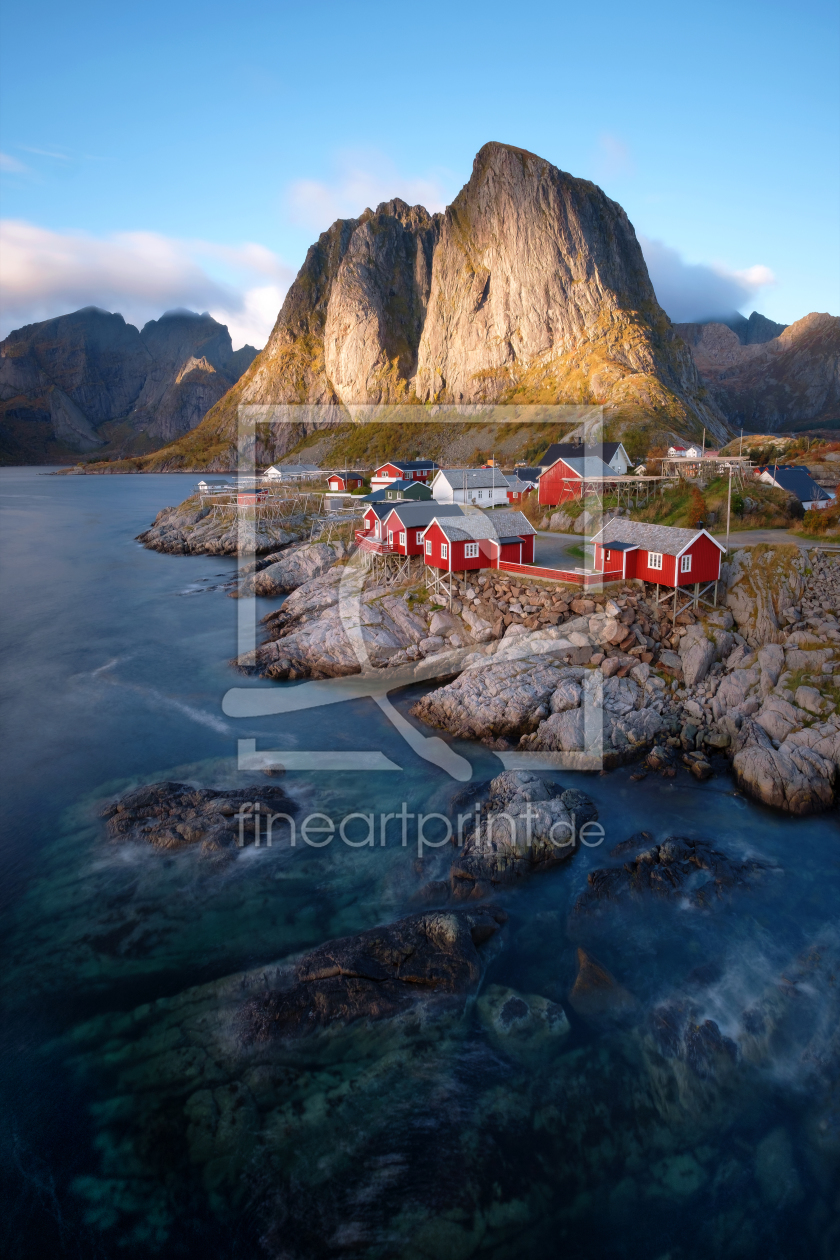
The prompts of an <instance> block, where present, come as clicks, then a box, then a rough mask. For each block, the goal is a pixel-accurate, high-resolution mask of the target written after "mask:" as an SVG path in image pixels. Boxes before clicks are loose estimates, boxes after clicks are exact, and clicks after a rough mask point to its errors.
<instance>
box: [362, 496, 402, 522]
mask: <svg viewBox="0 0 840 1260" xmlns="http://www.w3.org/2000/svg"><path fill="white" fill-rule="evenodd" d="M369 497H370V496H368V498H365V499H362V503H367V507H366V508H365V511H364V515H367V513H368V512H369V511H370V510H371V508H372V509H373V511H374V512H375V514H376V515H377V516H378V517H379V519H380V521H384V519H385V517H386V516H387V515H388V513H389V512H393V510H394V508H395V507H399V504H398V503H386V502H385V500H384V499H383V500H382V502H381V503H370V502H369V501H368V500H369Z"/></svg>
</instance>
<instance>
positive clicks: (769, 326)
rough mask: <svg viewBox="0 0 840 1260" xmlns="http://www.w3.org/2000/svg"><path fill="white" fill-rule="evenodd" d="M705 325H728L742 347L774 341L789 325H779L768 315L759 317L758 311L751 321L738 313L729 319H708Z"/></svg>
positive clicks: (754, 312) (754, 313)
mask: <svg viewBox="0 0 840 1260" xmlns="http://www.w3.org/2000/svg"><path fill="white" fill-rule="evenodd" d="M703 323H704V324H714V323H718V324H726V327H727V328H731V329H732V331H733V332H734V333H736V334H737V337H738V340H739V341H740V343H741V345H742V346H758V345H761V344H763V342H765V341H772V340H773V338H774V337H778V336H779V335H780V333H783V332H784V331H785V329H786V328H787V324H777V323H776V322H775V320H772V319H768V318H767V316H766V315H759V313H758V311H753V313H752V315H750V317H749V319H747V317H746V316H745V315H739V314H738V312H737V311H736V312H735V314H734V315H730V316H729V318H728V319H720V320H713V319H706V320H704V321H703Z"/></svg>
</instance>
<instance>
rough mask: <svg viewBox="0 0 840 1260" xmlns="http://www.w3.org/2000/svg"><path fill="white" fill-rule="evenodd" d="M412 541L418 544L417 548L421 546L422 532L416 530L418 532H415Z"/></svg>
mask: <svg viewBox="0 0 840 1260" xmlns="http://www.w3.org/2000/svg"><path fill="white" fill-rule="evenodd" d="M414 541H415V542H416V543H417V544H418V546H422V543H423V531H422V529H418V530H417V532H416V534H415V537H414Z"/></svg>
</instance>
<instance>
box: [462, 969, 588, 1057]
mask: <svg viewBox="0 0 840 1260" xmlns="http://www.w3.org/2000/svg"><path fill="white" fill-rule="evenodd" d="M476 1006H477V1009H478V1016H479V1019H480V1020H481V1022H482V1023H483V1024H484V1026H485V1028H486V1029H487V1033H488V1036H489V1038H490V1041H491V1042H492V1043H493V1045H494V1046H495V1047H496V1049H497V1050H500V1051H502V1053H503V1054H507V1055H510V1056H511V1057H512V1058H516V1059H521V1060H523V1061H525V1062H527V1063H531V1062H533V1063H534V1064H535V1065H536V1064H539V1063H541V1062H543V1061H544V1060H545V1058H546V1056H547V1055H550V1054H551V1053H552V1051H553V1050H556V1049H558V1048H559V1047H560V1046H562V1045H563V1044H564V1042H565V1041H566V1038H567V1037H568V1036H569V1033H570V1032H571V1025H570V1024H569V1020H568V1018H567V1016H566V1012H565V1011H564V1010H563V1007H562V1006H560V1004H559V1003H558V1002H552V1001H550V999H549V998H546V997H542V996H541V995H539V994H535V993H519V992H518V991H517V990H516V989H508V988H506V987H505V986H504V985H500V984H491V985H490V986H489V987H488V988H487V989H486V990H485V991H484V993H482V995H481V997H480V998H479V999H478V1002H477V1003H476Z"/></svg>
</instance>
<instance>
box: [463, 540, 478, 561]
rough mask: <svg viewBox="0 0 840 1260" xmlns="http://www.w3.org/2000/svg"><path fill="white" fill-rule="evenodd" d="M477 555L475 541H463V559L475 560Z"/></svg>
mask: <svg viewBox="0 0 840 1260" xmlns="http://www.w3.org/2000/svg"><path fill="white" fill-rule="evenodd" d="M477 555H478V543H477V542H471V543H464V559H465V560H475V558H476V556H477Z"/></svg>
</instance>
